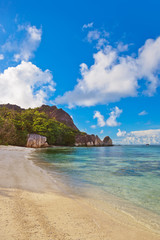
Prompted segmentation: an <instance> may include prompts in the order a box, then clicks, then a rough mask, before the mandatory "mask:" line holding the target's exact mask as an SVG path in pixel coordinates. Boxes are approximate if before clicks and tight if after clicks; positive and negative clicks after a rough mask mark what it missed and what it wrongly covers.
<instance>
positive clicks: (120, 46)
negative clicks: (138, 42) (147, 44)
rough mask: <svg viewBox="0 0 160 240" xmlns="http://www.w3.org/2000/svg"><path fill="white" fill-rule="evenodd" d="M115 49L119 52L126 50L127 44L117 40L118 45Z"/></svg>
mask: <svg viewBox="0 0 160 240" xmlns="http://www.w3.org/2000/svg"><path fill="white" fill-rule="evenodd" d="M117 50H118V51H119V52H125V51H128V44H123V42H119V43H118V45H117Z"/></svg>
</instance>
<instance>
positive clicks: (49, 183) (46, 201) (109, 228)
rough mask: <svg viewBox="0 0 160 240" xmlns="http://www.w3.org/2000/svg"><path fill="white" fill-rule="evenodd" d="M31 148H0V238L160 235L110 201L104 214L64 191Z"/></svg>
mask: <svg viewBox="0 0 160 240" xmlns="http://www.w3.org/2000/svg"><path fill="white" fill-rule="evenodd" d="M32 151H33V150H32V149H27V148H19V147H4V146H1V147H0V240H11V239H12V240H13V239H14V240H32V239H33V240H41V239H45V240H63V239H64V240H158V239H160V235H159V234H156V233H154V232H153V231H151V230H150V229H148V228H146V227H145V226H143V225H141V224H140V223H138V222H136V221H135V220H134V219H133V218H132V217H130V216H127V215H125V214H124V213H123V212H121V211H120V210H118V209H115V208H114V207H112V206H110V205H108V212H105V213H104V212H103V211H102V210H100V209H98V208H95V207H94V206H93V205H91V204H89V202H88V201H85V199H83V198H79V197H77V196H67V195H65V194H64V193H62V192H61V191H60V188H59V186H58V184H56V182H55V181H54V179H52V177H51V176H50V175H49V174H48V173H47V172H45V171H44V170H42V169H41V168H39V167H38V166H36V165H34V163H33V162H32V161H31V160H28V158H27V157H26V156H27V155H29V154H30V153H31V152H32ZM106 207H107V206H106Z"/></svg>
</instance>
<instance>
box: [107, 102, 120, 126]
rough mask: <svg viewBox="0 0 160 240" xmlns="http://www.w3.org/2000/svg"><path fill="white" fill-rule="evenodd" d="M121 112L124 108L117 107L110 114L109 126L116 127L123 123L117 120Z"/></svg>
mask: <svg viewBox="0 0 160 240" xmlns="http://www.w3.org/2000/svg"><path fill="white" fill-rule="evenodd" d="M121 113H122V109H119V108H118V107H115V108H114V109H113V111H112V112H111V113H110V114H109V115H110V117H109V118H108V119H107V121H106V124H107V126H109V127H116V126H118V125H120V124H121V123H119V122H117V118H118V117H119V116H120V114H121Z"/></svg>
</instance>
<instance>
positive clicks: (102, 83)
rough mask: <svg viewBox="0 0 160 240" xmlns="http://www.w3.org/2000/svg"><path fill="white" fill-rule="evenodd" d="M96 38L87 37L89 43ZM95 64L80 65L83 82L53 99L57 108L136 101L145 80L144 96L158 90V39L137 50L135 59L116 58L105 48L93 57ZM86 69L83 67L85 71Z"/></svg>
mask: <svg viewBox="0 0 160 240" xmlns="http://www.w3.org/2000/svg"><path fill="white" fill-rule="evenodd" d="M92 36H94V37H93V38H96V39H97V38H98V37H99V34H98V33H96V32H95V33H94V34H93V33H92V34H91V33H90V39H92ZM93 58H94V64H93V65H92V66H90V67H88V66H87V65H86V64H85V63H83V64H81V75H82V78H81V79H78V83H77V85H76V86H75V88H74V89H73V90H72V91H68V92H66V93H65V94H64V95H63V96H59V97H57V98H56V102H57V103H58V104H67V105H68V106H69V107H70V108H71V107H74V106H76V105H77V106H94V105H96V104H107V103H111V102H116V101H119V100H120V99H121V98H126V97H136V96H137V95H138V92H139V91H143V90H144V87H143V89H142V88H140V86H141V79H143V80H145V83H146V89H145V91H143V94H147V95H149V96H151V95H153V94H154V93H155V92H156V89H157V87H158V86H159V78H158V74H159V72H160V70H159V69H160V37H158V38H157V39H156V40H153V39H149V40H147V41H146V42H145V44H144V46H143V47H142V48H140V49H139V51H138V56H137V57H133V55H132V56H129V55H126V56H121V55H119V50H118V49H115V48H113V47H112V46H106V47H104V49H100V50H99V51H98V52H97V53H95V54H94V55H93ZM82 66H83V68H82ZM84 66H85V67H84Z"/></svg>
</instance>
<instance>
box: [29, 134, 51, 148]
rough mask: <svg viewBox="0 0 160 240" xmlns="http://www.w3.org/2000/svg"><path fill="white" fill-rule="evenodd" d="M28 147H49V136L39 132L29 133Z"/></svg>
mask: <svg viewBox="0 0 160 240" xmlns="http://www.w3.org/2000/svg"><path fill="white" fill-rule="evenodd" d="M26 146H27V147H31V148H41V147H48V146H49V145H48V143H47V138H46V137H44V136H41V135H38V134H28V139H27V145H26Z"/></svg>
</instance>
